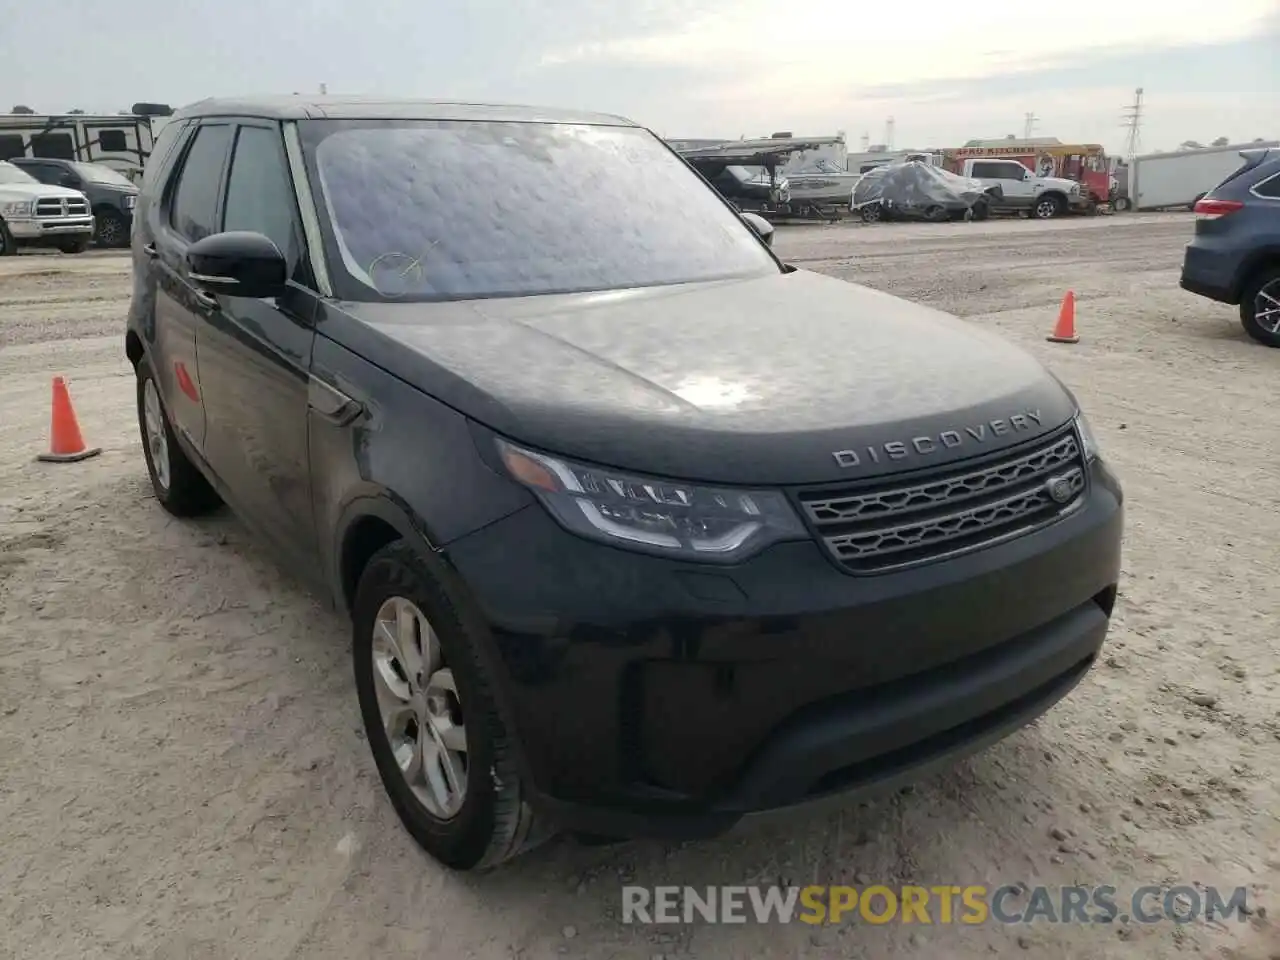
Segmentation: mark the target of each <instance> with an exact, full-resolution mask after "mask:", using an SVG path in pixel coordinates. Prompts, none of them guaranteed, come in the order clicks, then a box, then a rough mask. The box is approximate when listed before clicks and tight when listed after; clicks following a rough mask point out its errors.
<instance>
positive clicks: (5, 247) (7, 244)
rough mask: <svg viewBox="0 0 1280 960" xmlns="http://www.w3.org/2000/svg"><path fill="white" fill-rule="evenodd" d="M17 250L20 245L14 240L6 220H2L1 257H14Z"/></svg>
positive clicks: (0, 232) (0, 221) (0, 236)
mask: <svg viewBox="0 0 1280 960" xmlns="http://www.w3.org/2000/svg"><path fill="white" fill-rule="evenodd" d="M17 252H18V245H17V244H16V243H15V242H14V240H13V234H12V233H10V232H9V228H8V227H6V226H5V223H4V221H3V220H0V257H12V256H13V255H14V254H16V253H17Z"/></svg>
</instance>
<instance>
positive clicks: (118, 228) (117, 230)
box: [93, 210, 129, 249]
mask: <svg viewBox="0 0 1280 960" xmlns="http://www.w3.org/2000/svg"><path fill="white" fill-rule="evenodd" d="M93 242H94V244H95V245H96V246H99V247H103V248H104V249H113V248H116V247H123V246H125V245H126V244H127V243H128V242H129V231H128V230H127V229H126V227H125V223H124V217H122V216H120V214H118V213H116V212H115V211H114V210H103V211H102V212H101V213H95V214H94V217H93Z"/></svg>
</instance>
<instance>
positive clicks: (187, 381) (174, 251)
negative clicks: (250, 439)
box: [142, 121, 234, 456]
mask: <svg viewBox="0 0 1280 960" xmlns="http://www.w3.org/2000/svg"><path fill="white" fill-rule="evenodd" d="M233 129H234V128H233V127H232V126H231V125H230V124H229V123H225V122H218V121H214V122H205V123H201V124H200V125H199V126H197V127H195V129H194V131H193V132H191V134H190V135H189V136H188V138H187V140H186V142H185V143H184V144H183V146H182V153H181V155H180V156H179V158H178V160H177V162H176V164H175V168H174V173H173V174H172V176H171V177H170V179H169V180H168V182H167V183H166V184H165V187H164V191H163V193H162V194H161V197H160V202H159V203H158V204H155V205H154V206H153V207H151V208H150V209H149V210H148V213H147V221H148V227H149V230H148V233H149V234H150V239H149V242H147V243H145V244H144V245H143V247H142V254H143V255H144V256H146V257H148V258H150V259H151V261H152V269H153V274H154V276H155V280H156V292H155V338H154V341H153V360H154V361H155V366H156V370H155V375H156V380H157V382H158V383H159V385H160V389H161V391H162V393H163V398H164V402H165V407H166V409H167V410H168V412H169V418H170V420H171V421H172V422H173V425H174V429H175V430H177V431H179V432H180V433H181V434H182V435H183V436H184V437H185V438H186V439H187V441H188V442H189V443H190V444H191V445H192V446H193V447H194V448H195V450H196V452H197V453H199V454H200V455H201V456H203V455H204V436H205V412H204V404H203V401H202V397H201V392H200V389H201V388H200V373H199V367H198V365H197V363H196V327H197V326H198V324H199V323H200V322H202V321H203V319H204V318H205V317H206V316H208V314H209V312H210V310H211V309H213V307H214V306H216V304H212V303H211V300H210V298H209V297H207V296H206V295H205V294H204V293H202V292H200V291H199V290H197V289H196V287H195V285H194V284H193V283H192V282H191V279H190V277H189V276H188V271H187V248H188V247H190V246H191V244H192V243H194V242H195V241H197V240H200V239H202V238H203V237H207V236H209V235H210V234H211V233H214V232H215V225H216V224H217V222H218V216H219V214H220V213H221V210H220V205H219V198H220V197H221V185H222V181H223V175H224V172H225V170H226V166H227V159H228V157H229V156H230V151H231V138H232V133H233Z"/></svg>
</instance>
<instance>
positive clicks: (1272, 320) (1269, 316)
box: [1253, 279, 1280, 334]
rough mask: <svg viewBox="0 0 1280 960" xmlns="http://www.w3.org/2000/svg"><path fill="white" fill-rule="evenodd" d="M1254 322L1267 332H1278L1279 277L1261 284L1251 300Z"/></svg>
mask: <svg viewBox="0 0 1280 960" xmlns="http://www.w3.org/2000/svg"><path fill="white" fill-rule="evenodd" d="M1253 319H1254V322H1255V323H1256V324H1257V325H1258V326H1259V327H1260V328H1261V329H1262V330H1265V331H1266V332H1267V333H1274V334H1280V279H1277V280H1272V281H1271V282H1270V283H1266V284H1263V285H1262V287H1261V289H1259V290H1258V294H1257V296H1256V297H1254V300H1253Z"/></svg>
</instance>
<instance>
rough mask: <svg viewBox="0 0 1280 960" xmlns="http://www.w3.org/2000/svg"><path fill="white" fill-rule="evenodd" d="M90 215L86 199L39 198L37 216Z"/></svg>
mask: <svg viewBox="0 0 1280 960" xmlns="http://www.w3.org/2000/svg"><path fill="white" fill-rule="evenodd" d="M88 215H89V204H88V203H86V202H85V201H84V200H75V199H70V198H68V199H66V200H50V199H44V200H37V201H36V216H37V217H85V216H88Z"/></svg>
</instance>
